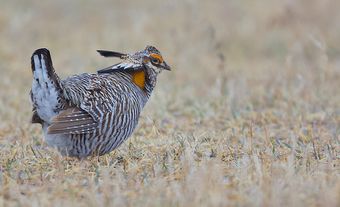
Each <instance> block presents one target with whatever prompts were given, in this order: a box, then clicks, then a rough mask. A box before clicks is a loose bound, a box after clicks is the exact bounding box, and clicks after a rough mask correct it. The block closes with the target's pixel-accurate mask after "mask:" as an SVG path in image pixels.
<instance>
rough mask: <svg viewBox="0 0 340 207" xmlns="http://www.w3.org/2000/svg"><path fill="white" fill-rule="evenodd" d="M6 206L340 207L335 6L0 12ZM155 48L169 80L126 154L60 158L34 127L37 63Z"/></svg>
mask: <svg viewBox="0 0 340 207" xmlns="http://www.w3.org/2000/svg"><path fill="white" fill-rule="evenodd" d="M0 3H1V8H2V10H1V13H0V71H1V74H2V75H1V78H0V88H1V91H0V100H1V102H0V117H1V122H0V195H1V196H0V206H69V205H77V206H110V205H116V206H340V179H339V177H340V163H339V160H340V135H339V134H340V91H339V90H340V38H339V37H340V21H339V19H340V13H339V9H340V3H339V2H338V1H332V0H324V1H318V0H301V1H293V0H283V1H269V0H267V1H246V0H244V1H237V0H231V1H223V0H221V1H217V0H216V1H211V2H210V1H191V0H187V1H179V0H177V1H165V2H163V3H160V2H159V1H152V0H148V1H143V2H142V1H140V2H134V3H133V2H128V1H122V0H121V1H116V2H110V1H104V0H101V1H89V0H86V1H85V0H84V1H72V2H71V1H66V0H63V1H53V2H46V1H38V0H31V1H20V2H19V1H5V0H1V1H0ZM146 44H152V45H155V46H157V47H158V48H159V49H160V50H161V51H162V52H163V55H164V56H165V58H166V60H167V61H168V62H169V64H170V65H171V66H172V67H173V68H174V70H173V71H172V72H171V73H163V74H161V78H160V80H159V82H158V86H157V88H156V90H155V92H154V94H153V96H152V98H151V100H150V102H149V103H148V105H147V107H146V109H145V110H144V112H143V114H142V117H141V120H140V123H139V127H138V129H137V130H136V131H135V133H134V135H133V136H132V137H131V138H130V139H129V141H127V142H126V143H125V144H123V146H121V147H120V148H119V149H118V150H116V151H114V152H112V153H111V154H109V155H106V156H103V157H100V158H91V159H87V160H83V161H79V160H74V159H67V158H63V157H61V156H60V155H59V154H58V153H57V152H56V151H55V150H54V149H51V148H48V147H47V146H46V144H45V143H44V142H43V138H42V135H41V130H40V128H39V127H38V126H33V125H31V124H29V119H30V115H31V111H30V110H31V108H30V103H29V99H28V91H29V89H30V84H31V74H30V62H29V58H30V55H31V53H32V52H33V50H34V49H36V48H38V47H48V48H50V50H51V51H52V56H53V57H54V64H55V67H56V69H57V71H58V73H59V74H61V76H62V77H66V76H67V75H71V74H75V73H80V72H84V71H86V72H94V71H96V69H98V68H100V67H104V66H107V65H109V64H111V63H112V60H108V59H103V58H101V57H99V56H98V55H97V54H96V53H95V50H96V49H115V50H122V51H135V50H137V49H142V48H144V46H145V45H146Z"/></svg>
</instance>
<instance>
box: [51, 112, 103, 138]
mask: <svg viewBox="0 0 340 207" xmlns="http://www.w3.org/2000/svg"><path fill="white" fill-rule="evenodd" d="M97 125H98V123H97V122H96V121H95V120H94V119H93V118H92V117H91V115H90V114H89V113H87V112H86V111H84V110H82V109H80V108H78V107H71V108H68V109H66V110H64V111H62V112H60V113H59V114H58V115H57V116H55V117H54V118H53V119H52V123H51V125H50V126H49V127H48V133H49V134H87V133H91V132H93V131H94V130H95V129H96V127H97Z"/></svg>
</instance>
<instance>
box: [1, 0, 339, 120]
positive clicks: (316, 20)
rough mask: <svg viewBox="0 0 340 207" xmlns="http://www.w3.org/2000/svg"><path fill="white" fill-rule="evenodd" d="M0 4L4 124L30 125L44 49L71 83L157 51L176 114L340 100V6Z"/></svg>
mask: <svg viewBox="0 0 340 207" xmlns="http://www.w3.org/2000/svg"><path fill="white" fill-rule="evenodd" d="M0 2H1V7H2V9H1V13H0V71H1V72H2V75H1V80H0V87H1V93H0V97H1V108H0V116H1V117H2V118H3V120H4V119H5V120H11V121H14V120H15V121H22V120H23V117H24V116H23V115H22V114H18V113H16V112H17V111H22V112H24V113H25V117H26V115H27V116H28V113H29V111H30V110H28V109H29V102H28V98H27V97H28V95H27V94H28V92H29V89H30V84H31V83H30V82H31V72H30V56H31V54H32V52H33V51H34V50H35V49H37V48H40V47H47V48H49V49H50V50H51V53H52V59H53V62H54V65H55V68H56V70H57V73H58V74H60V76H61V77H67V76H68V75H71V74H77V73H82V72H95V71H96V70H97V69H99V68H102V67H105V66H108V65H110V64H112V63H113V62H114V61H115V60H114V59H104V58H102V57H100V56H99V55H98V54H97V53H96V49H110V50H116V51H121V52H134V51H137V50H141V49H143V48H144V47H145V46H146V45H154V46H156V47H157V48H158V49H159V50H160V51H161V52H162V54H163V56H164V57H165V60H166V61H167V62H169V64H170V65H171V66H172V68H173V71H172V72H170V73H164V74H162V75H161V78H160V80H159V84H158V85H159V86H158V89H156V93H157V91H158V93H163V92H164V93H170V94H173V93H175V92H176V93H177V94H176V96H167V97H171V98H176V100H172V102H176V101H178V100H181V102H180V103H178V104H179V106H178V107H179V108H183V106H182V105H183V104H184V105H187V104H188V103H191V104H193V105H195V104H196V103H199V102H200V101H202V102H206V101H208V100H211V99H214V98H216V97H218V96H220V95H227V98H229V99H230V100H229V101H231V103H230V105H229V106H227V107H231V106H234V108H232V109H230V110H231V112H233V113H237V112H238V109H242V108H243V109H244V107H246V105H247V103H246V102H247V101H248V103H249V102H251V101H250V100H248V98H252V96H256V97H257V98H256V99H257V101H259V102H261V100H263V99H264V98H267V99H273V96H274V95H275V94H276V95H279V96H280V94H281V95H282V93H284V92H287V93H289V94H287V96H289V97H291V96H298V97H301V96H302V97H303V96H309V98H311V99H313V98H315V99H321V100H315V101H316V102H317V103H319V105H313V106H314V107H319V109H321V108H320V107H321V102H322V101H327V104H331V103H333V102H335V101H338V100H339V91H338V89H339V84H338V82H339V81H333V82H329V79H333V80H334V79H337V78H339V64H340V61H339V60H340V59H339V56H340V38H339V37H340V21H338V20H339V19H340V14H339V12H338V11H339V9H340V3H338V2H337V1H332V0H324V1H317V0H301V1H295V0H283V1H269V0H268V1H261V2H255V1H247V0H243V1H238V0H230V1H224V0H221V1H218V0H215V1H212V2H210V1H209V2H207V1H199V0H197V1H195V0H185V1H179V0H174V1H153V0H148V1H138V2H135V1H123V0H121V1H120V0H117V1H106V0H98V1H90V0H84V1H66V0H61V1H43V2H41V1H37V0H27V1H15V0H14V1H4V0H2V1H0ZM325 71H326V73H325ZM327 71H328V72H327ZM329 71H331V72H329ZM327 74H328V75H329V74H331V75H329V76H327ZM263 80H268V81H263ZM320 84H323V85H321V86H320ZM282 87H286V88H285V90H282ZM306 88H308V89H309V90H313V93H314V94H306V92H305V91H304V90H305V89H306ZM325 93H326V94H325ZM330 94H331V96H328V95H330ZM283 95H285V94H283ZM155 96H156V97H159V96H157V95H155ZM263 96H265V97H263ZM313 96H314V97H313ZM165 101H170V100H165ZM267 101H273V100H267ZM324 103H326V102H324ZM168 104H170V103H168ZM259 106H262V107H268V103H267V104H264V105H263V104H262V105H261V104H259ZM235 107H236V108H235ZM251 107H252V108H254V107H256V104H255V103H252V106H251ZM315 110H317V109H315ZM26 113H27V114H26ZM14 114H15V116H13V115H14ZM2 124H4V123H2Z"/></svg>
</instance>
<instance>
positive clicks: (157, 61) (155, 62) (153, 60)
mask: <svg viewBox="0 0 340 207" xmlns="http://www.w3.org/2000/svg"><path fill="white" fill-rule="evenodd" d="M151 62H152V63H153V64H156V65H158V64H159V63H160V61H159V59H157V58H151Z"/></svg>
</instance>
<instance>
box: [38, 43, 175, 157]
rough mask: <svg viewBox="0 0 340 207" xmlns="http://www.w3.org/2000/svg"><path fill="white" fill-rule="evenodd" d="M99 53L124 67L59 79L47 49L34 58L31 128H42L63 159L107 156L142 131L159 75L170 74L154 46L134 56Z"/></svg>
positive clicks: (46, 138)
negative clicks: (144, 113)
mask: <svg viewBox="0 0 340 207" xmlns="http://www.w3.org/2000/svg"><path fill="white" fill-rule="evenodd" d="M98 52H99V53H100V54H101V55H103V56H105V57H118V58H121V59H122V60H123V62H121V63H118V64H115V65H113V66H111V67H109V68H106V69H103V70H100V71H98V74H87V73H84V74H80V75H75V76H71V77H68V78H66V79H65V80H60V79H59V77H58V76H57V75H56V73H55V71H54V69H53V65H52V60H51V57H50V53H49V51H48V50H47V49H38V50H36V51H35V52H34V53H33V55H32V72H33V76H34V79H33V83H32V90H31V99H32V104H33V116H32V123H40V124H42V128H43V132H44V136H45V140H46V142H47V143H48V144H49V145H50V146H53V147H56V148H58V150H59V151H60V152H61V153H62V154H63V155H67V156H76V157H86V156H89V155H103V154H105V153H108V152H110V151H112V150H113V149H115V148H117V147H118V146H119V145H120V144H122V143H123V142H124V141H125V140H126V139H127V138H128V137H129V136H130V135H131V134H132V132H133V130H134V129H135V127H136V126H137V123H138V119H139V115H140V113H141V110H142V109H143V107H144V105H145V104H146V102H147V101H148V98H149V97H150V95H151V92H152V90H153V88H154V87H155V85H156V80H157V75H158V74H159V73H160V72H161V71H162V70H163V69H166V70H170V67H169V66H168V65H167V64H166V63H165V62H164V61H163V58H162V56H161V54H160V52H159V51H158V50H157V49H156V48H154V47H152V46H147V47H146V49H145V50H143V51H140V52H137V53H135V54H132V55H130V54H122V53H117V52H112V51H102V50H101V51H98Z"/></svg>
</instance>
